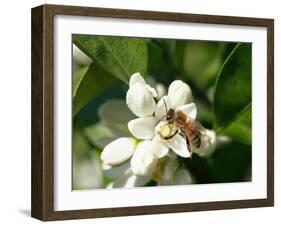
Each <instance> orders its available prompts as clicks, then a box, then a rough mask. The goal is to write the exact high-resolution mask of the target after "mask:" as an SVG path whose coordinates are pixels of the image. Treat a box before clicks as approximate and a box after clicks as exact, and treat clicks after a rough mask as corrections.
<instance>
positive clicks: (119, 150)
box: [101, 137, 136, 166]
mask: <svg viewBox="0 0 281 226" xmlns="http://www.w3.org/2000/svg"><path fill="white" fill-rule="evenodd" d="M135 145H136V142H135V140H134V139H133V138H129V137H123V138H118V139H117V140H115V141H113V142H111V143H109V144H108V145H106V146H105V148H104V149H103V151H102V153H101V160H102V161H103V162H104V163H105V164H107V165H112V166H113V165H118V164H120V163H122V162H125V161H126V160H127V159H129V158H130V157H131V156H132V155H133V153H134V150H135Z"/></svg>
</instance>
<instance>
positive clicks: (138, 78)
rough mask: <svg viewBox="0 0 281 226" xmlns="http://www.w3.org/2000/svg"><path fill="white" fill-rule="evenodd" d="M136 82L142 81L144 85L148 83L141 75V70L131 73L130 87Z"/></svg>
mask: <svg viewBox="0 0 281 226" xmlns="http://www.w3.org/2000/svg"><path fill="white" fill-rule="evenodd" d="M136 83H142V84H144V85H145V84H146V82H145V80H144V78H143V77H142V76H141V74H140V73H139V72H136V73H134V74H132V75H131V77H130V82H129V87H130V88H131V87H132V86H133V85H134V84H136Z"/></svg>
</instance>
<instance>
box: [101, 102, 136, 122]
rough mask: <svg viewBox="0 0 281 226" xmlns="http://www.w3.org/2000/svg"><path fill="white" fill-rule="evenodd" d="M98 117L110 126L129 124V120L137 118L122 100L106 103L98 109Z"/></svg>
mask: <svg viewBox="0 0 281 226" xmlns="http://www.w3.org/2000/svg"><path fill="white" fill-rule="evenodd" d="M113 112H114V114H113ZM98 116H99V118H100V119H101V120H102V121H103V122H104V123H105V124H108V125H112V124H127V123H128V121H129V120H131V119H133V118H135V116H134V114H132V112H131V111H130V110H129V108H128V106H127V104H126V102H125V101H124V100H121V99H110V100H107V101H106V102H104V103H103V104H102V105H101V106H100V107H99V109H98Z"/></svg>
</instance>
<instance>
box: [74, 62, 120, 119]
mask: <svg viewBox="0 0 281 226" xmlns="http://www.w3.org/2000/svg"><path fill="white" fill-rule="evenodd" d="M115 81H116V79H115V78H114V77H113V76H111V75H110V74H108V72H106V71H104V70H103V69H102V68H101V67H99V66H98V65H94V63H92V64H91V65H90V66H89V67H84V68H82V69H80V70H79V71H78V72H77V74H76V75H74V78H73V117H74V116H75V115H76V114H77V113H78V112H79V111H80V110H81V109H82V108H83V107H84V106H85V105H86V104H88V103H89V102H90V101H91V100H92V99H93V98H94V97H96V96H97V95H99V94H101V93H102V92H103V91H104V90H105V89H106V88H107V87H109V86H111V85H112V84H113V83H114V82H115Z"/></svg>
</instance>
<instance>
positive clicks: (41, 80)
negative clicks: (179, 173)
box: [31, 5, 274, 221]
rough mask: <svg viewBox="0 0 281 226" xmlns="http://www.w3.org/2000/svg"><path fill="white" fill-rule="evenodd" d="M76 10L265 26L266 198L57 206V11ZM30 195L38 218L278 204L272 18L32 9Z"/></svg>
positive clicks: (85, 12) (102, 11)
mask: <svg viewBox="0 0 281 226" xmlns="http://www.w3.org/2000/svg"><path fill="white" fill-rule="evenodd" d="M55 15H75V16H95V17H110V18H127V19H142V20H156V21H177V22H195V23H208V24H224V25H241V26H257V27H265V28H267V133H268V134H267V198H265V199H251V200H250V199H249V200H238V201H219V202H204V203H187V204H171V205H157V206H138V207H123V208H105V209H89V210H88V209H87V210H83V209H82V210H70V211H54V182H53V180H54V159H53V156H54V153H53V129H54V127H53V125H54V116H53V112H54V104H53V99H54V80H53V66H54V64H53V48H54V47H53V46H54V42H53V36H54V29H53V28H54V16H55ZM31 171H32V191H31V192H32V200H31V215H32V217H35V218H37V219H40V220H43V221H48V220H65V219H81V218H96V217H113V216H126V215H140V214H160V213H173V212H186V211H202V210H219V209H232V208H249V207H264V206H273V205H274V20H273V19H260V18H245V17H229V16H211V15H199V14H198V15H196V14H183V13H167V12H152V11H135V10H123V9H106V8H90V7H77V6H60V5H42V6H39V7H36V8H33V9H32V167H31Z"/></svg>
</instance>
